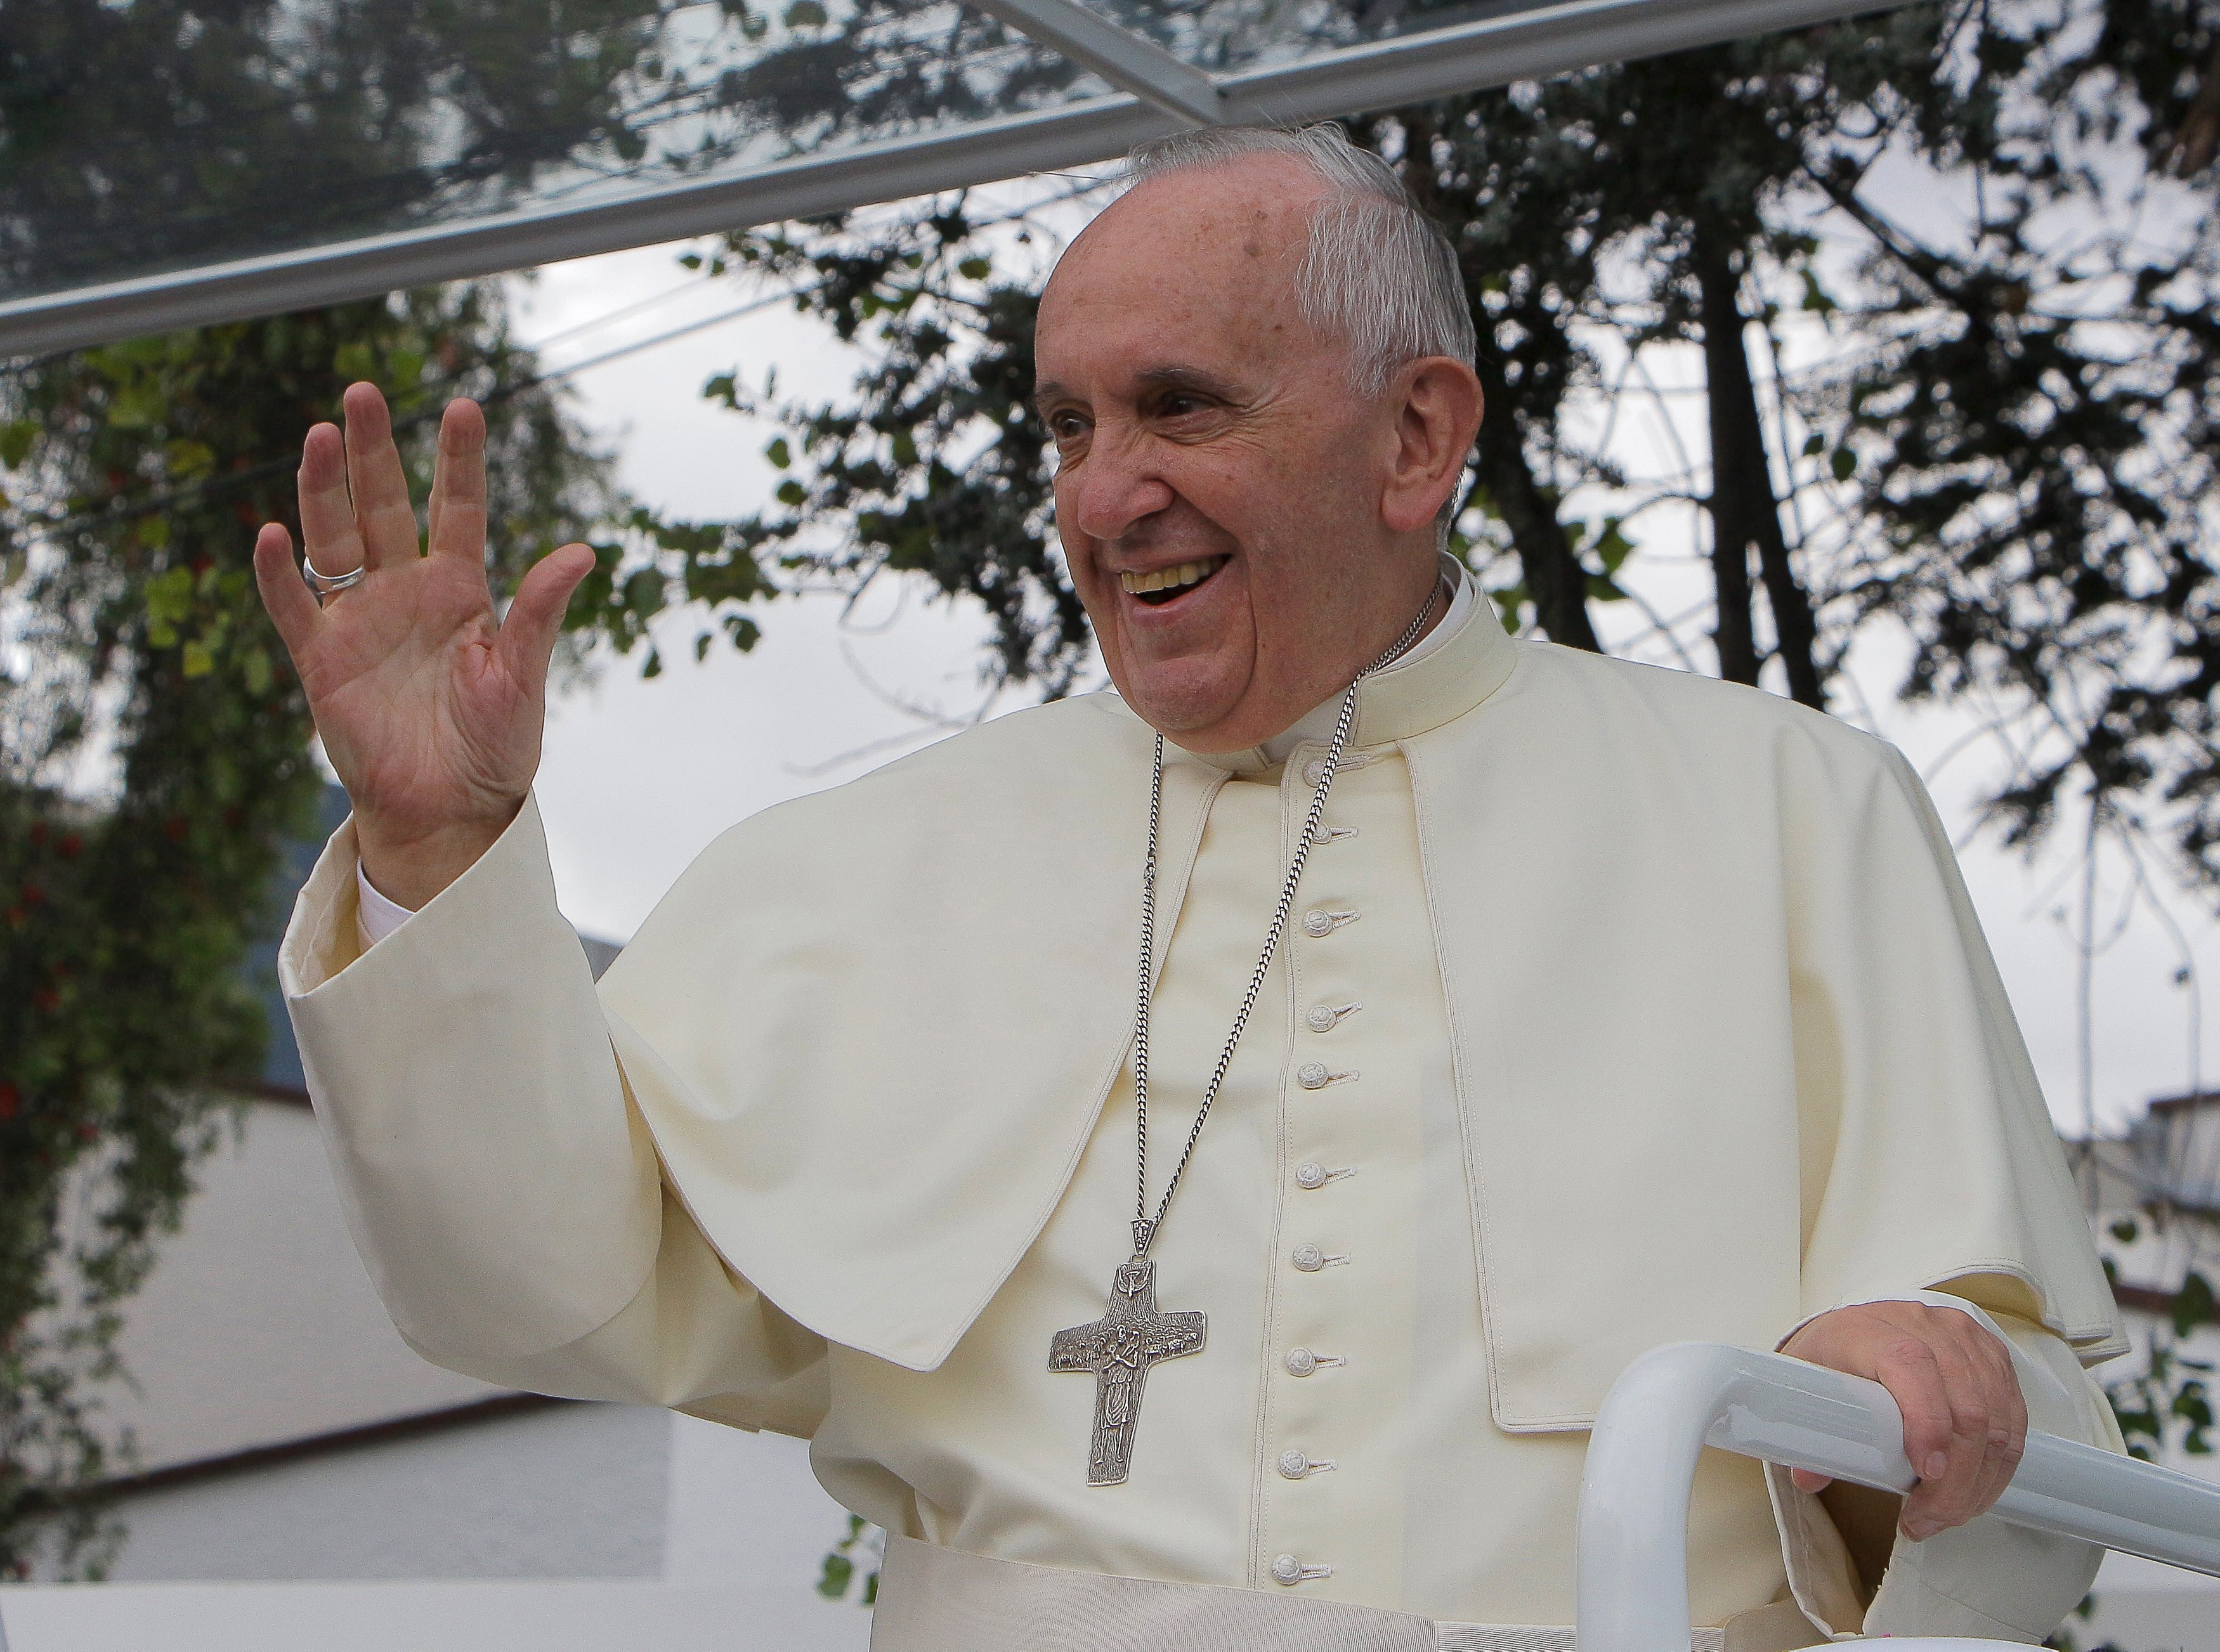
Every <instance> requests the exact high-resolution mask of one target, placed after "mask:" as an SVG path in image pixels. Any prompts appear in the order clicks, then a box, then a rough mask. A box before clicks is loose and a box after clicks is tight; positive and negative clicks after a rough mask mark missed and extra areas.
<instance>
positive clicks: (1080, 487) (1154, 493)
mask: <svg viewBox="0 0 2220 1652" xmlns="http://www.w3.org/2000/svg"><path fill="white" fill-rule="evenodd" d="M1056 491H1057V509H1058V511H1059V512H1060V513H1061V514H1063V515H1065V516H1066V518H1067V519H1068V520H1069V521H1070V522H1071V524H1072V526H1073V527H1076V528H1077V529H1078V530H1079V531H1080V532H1081V533H1083V534H1084V535H1086V536H1087V537H1088V539H1119V538H1122V537H1123V536H1124V535H1125V534H1126V533H1130V532H1132V528H1133V526H1134V525H1135V524H1136V523H1138V522H1139V521H1143V520H1144V519H1145V518H1147V517H1150V516H1153V515H1155V514H1157V512H1158V511H1160V510H1163V508H1165V507H1167V506H1168V505H1169V504H1170V503H1171V502H1172V499H1173V497H1174V496H1173V493H1172V489H1171V484H1170V483H1168V482H1166V481H1165V480H1164V479H1163V477H1162V476H1161V475H1159V474H1158V473H1157V469H1156V466H1155V465H1154V464H1152V463H1151V461H1150V458H1149V457H1148V452H1147V446H1146V444H1144V443H1139V442H1135V441H1132V440H1130V439H1118V438H1117V437H1115V436H1113V435H1112V434H1111V433H1110V432H1108V431H1106V430H1098V431H1097V432H1096V433H1095V439H1094V444H1093V445H1092V446H1090V447H1089V448H1088V453H1087V457H1086V458H1085V459H1084V460H1082V462H1081V463H1080V464H1076V465H1075V466H1073V467H1072V469H1071V470H1070V471H1067V472H1066V473H1065V474H1064V475H1063V476H1062V477H1058V478H1057V490H1056Z"/></svg>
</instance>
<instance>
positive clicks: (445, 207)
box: [0, 0, 1111, 302]
mask: <svg viewBox="0 0 2220 1652" xmlns="http://www.w3.org/2000/svg"><path fill="white" fill-rule="evenodd" d="M9 24H10V25H11V26H9V27H6V28H0V62H5V63H6V66H7V72H6V74H5V76H4V84H0V302H5V301H9V300H19V299H22V298H25V297H28V296H34V295H38V294H42V293H51V292H57V291H60V290H67V289H73V288H83V287H87V286H92V285H97V284H108V283H114V282H118V281H124V280H128V279H131V278H133V277H145V276H150V275H157V274H160V273H162V272H165V271H177V270H183V269H190V268H196V267H201V266H206V265H221V264H227V263H230V262H233V261H235V260H239V259H253V258H259V257H264V256H266V255H270V254H274V253H285V252H294V251H296V250H299V249H305V248H313V247H321V246H331V245H333V244H334V243H342V242H351V241H356V240H362V239H364V238H366V237H372V236H379V235H390V234H396V233H402V234H406V233H409V232H418V231H423V230H426V229H428V228H435V227H438V226H441V225H447V224H454V223H458V222H463V221H471V220H478V219H485V218H489V217H492V216H495V215H510V214H514V213H517V212H520V211H527V212H529V211H563V210H565V209H585V208H590V207H591V206H593V205H595V204H596V203H600V202H603V201H608V200H614V199H617V198H620V197H626V196H637V195H641V194H646V193H652V192H655V191H658V190H664V189H667V188H670V187H671V186H674V185H677V184H686V183H697V182H701V181H703V180H711V179H715V178H720V177H726V176H732V175H742V174H747V173H751V172H754V171H760V170H762V169H764V168H765V167H767V166H770V165H776V164H777V163H780V162H785V161H791V160H794V159H798V158H808V157H820V156H826V155H832V154H836V153H840V152H843V151H845V150H849V149H853V148H856V147H858V146H864V145H867V144H871V143H874V142H878V141H882V140H889V139H902V138H915V137H919V136H922V135H930V134H935V133H939V132H943V131H954V130H959V129H962V128H965V127H968V126H971V125H973V124H976V122H981V121H982V120H985V119H987V118H988V117H990V116H997V115H1022V114H1025V113H1027V112H1038V111H1045V110H1050V109H1056V108H1058V107H1061V106H1063V105H1065V104H1068V103H1073V102H1076V101H1079V100H1083V99H1087V98H1091V97H1101V96H1102V95H1103V94H1105V93H1107V92H1108V91H1109V90H1111V89H1110V88H1109V87H1107V85H1105V84H1103V83H1102V82H1101V81H1100V80H1098V79H1096V78H1094V76H1092V75H1090V74H1088V73H1087V72H1085V71H1083V70H1082V69H1079V68H1077V67H1076V66H1074V65H1071V64H1069V63H1067V62H1065V61H1064V60H1063V59H1060V58H1058V57H1057V56H1056V55H1055V54H1054V53H1051V52H1049V51H1047V50H1045V48H1043V47H1038V46H1036V45H1034V44H1032V42H1030V41H1026V39H1025V38H1024V37H1023V36H1022V35H1020V34H1016V33H1014V32H1013V31H1011V30H1008V29H1007V28H1004V26H1003V25H1001V23H999V22H995V21H994V20H993V19H992V18H990V17H988V16H985V15H983V14H982V13H980V12H977V11H975V10H971V9H966V8H963V7H960V6H958V5H957V4H955V3H952V0H942V3H925V4H918V3H897V0H775V3H774V4H772V5H770V6H765V5H764V4H761V3H752V0H695V3H671V0H664V3H657V0H500V3H494V4H477V5H463V6H427V5H424V4H422V3H421V0H260V3H254V0H248V3H244V4H240V3H234V4H229V5H225V6H221V7H217V8H210V9H205V10H195V9H190V8H189V7H188V6H186V5H184V4H180V3H178V0H122V3H113V0H111V3H109V4H103V5H90V4H86V5H65V6H59V7H45V8H40V9H37V12H36V15H35V16H28V17H26V16H22V15H21V14H20V13H19V14H18V16H17V17H16V18H13V19H10V20H9ZM9 36H12V37H13V38H12V39H9V38H6V37H9ZM9 59H12V61H9Z"/></svg>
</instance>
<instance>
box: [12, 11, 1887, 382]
mask: <svg viewBox="0 0 2220 1652" xmlns="http://www.w3.org/2000/svg"><path fill="white" fill-rule="evenodd" d="M981 3H983V4H984V5H985V6H986V9H989V10H991V11H992V12H993V13H994V14H995V16H1001V17H1004V19H1005V21H1007V22H1011V23H1012V26H1013V27H1020V28H1022V27H1024V24H1023V23H1022V22H1020V14H1024V15H1026V16H1032V17H1033V19H1034V22H1035V26H1036V27H1038V28H1041V29H1042V30H1044V31H1046V30H1047V29H1048V28H1049V27H1050V21H1051V16H1052V15H1053V16H1054V17H1055V18H1057V19H1058V20H1060V21H1061V22H1062V23H1063V25H1065V26H1066V29H1067V35H1068V40H1069V49H1070V50H1071V51H1072V52H1073V53H1074V54H1075V58H1076V60H1082V61H1087V62H1088V66H1089V67H1093V68H1095V69H1096V70H1097V72H1101V73H1105V74H1106V75H1107V74H1108V73H1109V71H1110V70H1111V69H1114V70H1115V71H1116V76H1113V77H1112V78H1117V77H1125V78H1128V79H1130V80H1132V81H1134V82H1145V83H1146V84H1148V85H1149V87H1150V89H1151V93H1152V94H1153V95H1152V97H1151V98H1149V99H1147V100H1145V101H1144V99H1143V98H1142V97H1140V96H1138V95H1137V94H1136V93H1132V92H1127V93H1125V94H1122V95H1119V96H1113V97H1098V98H1089V99H1087V100H1085V101H1083V102H1081V103H1074V104H1070V105H1068V106H1066V107H1064V108H1062V109H1051V110H1048V111H1045V112H1042V113H1038V114H1031V115H1012V116H1006V117H1003V118H1001V119H997V120H993V121H988V122H977V123H975V124H973V125H971V126H968V127H965V128H963V129H961V130H959V131H955V132H950V133H936V134H929V135H926V136H922V137H917V138H904V139H895V140H889V141H888V142H884V143H877V144H870V145H865V146H859V147H857V148H856V149H853V150H851V151H848V152H845V153H840V154H836V155H830V156H825V157H813V158H810V159H802V160H795V161H788V162H783V163H780V164H776V165H770V166H764V167H759V168H756V169H753V170H751V171H747V172H745V173H743V174H740V175H739V176H735V177H729V178H708V179H702V180H698V181H692V182H688V183H683V184H671V185H670V186H668V187H664V188H656V189H649V190H642V191H640V192H639V194H637V195H633V196H623V197H620V198H617V199H614V200H606V201H600V202H589V203H571V204H566V205H564V206H560V207H548V208H539V209H525V210H522V211H518V212H513V213H504V214H502V215H498V216H495V217H489V218H483V219H477V220H474V221H469V222H465V223H458V224H446V225H439V226H435V227H433V228H425V229H417V230H407V231H402V232H398V233H396V234H388V235H377V236H370V237H365V238H364V239H362V240H352V241H343V242H339V243H336V244H334V245H330V246H316V247H309V248H304V249H302V250H299V251H296V252H278V253H271V254H267V255H265V256H263V257H260V258H253V259H240V260H237V261H235V262H231V263H226V264H218V265H202V266H199V267H197V268H193V269H187V270H181V271H173V272H171V273H167V274H163V275H154V276H144V277H137V278H135V279H132V280H128V281H119V282H114V283H110V284H103V285H101V286H96V287H80V288H75V289H71V290H64V291H60V292H53V293H41V294H38V295H36V296H32V297H28V298H20V299H16V300H15V301H13V302H8V303H0V356H5V355H24V354H30V353H34V352H44V351H52V350H65V349H73V348H77V347H79V346H84V345H90V344H98V343H101V342H103V341H105V340H114V339H122V338H133V337H137V336H140V335H142V334H151V333H160V332H166V331H168V330H170V329H171V328H175V327H197V326H203V325H206V324H208V323H210V322H215V321H240V320H244V319H246V318H248V317H251V316H256V315H274V314H276V313H278V312H279V311H281V310H288V309H306V308H309V307H311V306H314V305H318V304H329V303H337V302H341V301H343V300H346V299H352V298H363V297H368V296H371V295H372V294H376V293H381V292H389V291H391V290H394V289H395V288H397V287H406V286H415V285H419V284H424V283H428V282H435V281H453V280H460V279H463V278H465V277H472V276H483V275H490V274H493V273H496V272H497V271H503V270H515V269H522V268H527V267H528V266H531V265H538V264H547V263H553V262H556V261H558V260H560V259H573V258H583V257H585V256H588V255H589V254H592V253H596V252H616V251H620V250H621V249H623V248H627V247H633V246H650V245H652V244H654V243H656V242H658V241H668V240H683V239H684V238H686V237H688V236H692V235H701V234H714V233H716V232H719V231H724V230H730V229H737V228H745V227H747V226H750V225H754V224H761V223H776V222H780V221H784V220H787V219H792V218H804V217H811V216H815V215H821V214H825V213H830V212H837V211H841V210H845V209H850V208H853V207H858V206H864V205H868V204H871V203H877V202H884V201H896V200H901V199H902V198H903V197H905V196H914V195H925V194H929V193H932V191H934V190H948V189H958V188H963V187H966V186H970V185H974V184H988V183H993V182H996V181H998V180H1001V179H1004V178H1014V177H1019V176H1021V175H1023V174H1025V173H1026V172H1035V171H1054V170H1057V169H1058V168H1062V167H1067V166H1078V165H1088V164H1090V163H1096V162H1101V161H1103V160H1106V159H1110V158H1112V157H1114V156H1116V155H1118V154H1120V153H1123V152H1124V151H1125V150H1126V149H1128V148H1130V147H1131V146H1133V145H1134V144H1136V143H1138V142H1140V141H1141V140H1144V139H1146V138H1153V137H1159V136H1162V135H1163V134H1166V133H1169V132H1173V131H1177V130H1179V129H1181V128H1184V127H1188V126H1191V125H1194V124H1196V123H1197V122H1198V120H1199V118H1200V117H1199V116H1198V115H1196V114H1195V113H1194V111H1193V110H1191V109H1186V106H1185V104H1184V103H1179V102H1178V101H1177V100H1178V99H1182V98H1188V97H1189V96H1190V93H1191V91H1192V87H1191V86H1189V85H1188V84H1185V83H1183V82H1182V83H1177V84H1175V82H1174V81H1173V80H1172V79H1171V78H1169V77H1168V76H1163V77H1159V78H1151V75H1152V74H1154V73H1155V72H1156V69H1157V65H1155V64H1154V59H1151V58H1149V57H1148V56H1147V55H1146V54H1147V53H1156V52H1157V48H1156V47H1154V46H1152V45H1151V44H1150V43H1149V42H1147V41H1142V40H1140V39H1138V37H1137V36H1134V35H1131V34H1126V33H1125V32H1124V31H1123V30H1119V29H1116V28H1113V27H1112V26H1110V25H1108V24H1102V25H1101V29H1102V30H1104V31H1107V34H1109V35H1114V36H1116V37H1117V38H1116V40H1115V41H1112V40H1107V39H1106V38H1105V37H1104V35H1103V34H1101V33H1099V32H1097V33H1092V34H1088V36H1087V39H1086V41H1084V42H1083V43H1082V40H1081V35H1080V33H1079V31H1078V30H1077V29H1076V28H1072V27H1071V17H1070V15H1069V10H1070V9H1069V8H1068V7H1067V6H1065V5H1064V4H1063V0H981ZM1898 3H1900V0H1879V3H1876V0H1562V3H1559V4H1555V5H1548V6H1544V7H1542V8H1539V9H1531V10H1525V11H1520V12H1516V13H1512V14H1510V15H1508V16H1498V17H1492V18H1485V19H1482V20H1480V21H1478V22H1470V23H1466V24H1463V25H1461V26H1459V27H1456V28H1442V29H1436V30H1432V31H1431V32H1428V33H1425V34H1413V35H1410V36H1406V37H1402V38H1398V39H1394V40H1388V41H1378V42H1375V43H1374V44H1372V45H1369V46H1362V47H1350V48H1347V49H1344V50H1341V51H1336V52H1329V53H1321V54H1320V55H1319V56H1318V57H1316V58H1313V59H1307V60H1306V61H1304V62H1302V63H1299V64H1294V65H1288V66H1283V67H1277V68H1269V69H1263V70H1257V71H1253V72H1248V73H1244V74H1238V75H1229V76H1225V77H1223V78H1218V79H1214V80H1211V79H1207V78H1203V77H1200V75H1199V74H1197V78H1198V79H1203V80H1204V84H1207V85H1210V86H1212V87H1213V88H1214V90H1215V92H1216V95H1217V96H1218V97H1219V99H1220V100H1221V103H1222V104H1223V105H1224V107H1225V109H1226V110H1227V112H1228V114H1229V115H1231V117H1232V118H1236V119H1242V120H1257V119H1269V120H1273V121H1279V122H1298V121H1313V120H1324V119H1327V118H1330V117H1331V116H1335V115H1350V114H1356V113H1361V112H1363V111H1365V110H1369V109H1388V108H1393V107H1394V106H1395V105H1397V104H1400V103H1413V102H1419V101H1422V100H1425V99H1427V98H1432V97H1444V96H1447V95H1449V94H1451V93H1454V92H1458V91H1467V90H1480V89H1481V88H1484V87H1487V86H1496V85H1501V84H1505V83H1506V82H1508V81H1512V80H1520V79H1526V78H1537V77H1541V76H1545V75H1550V74H1558V73H1562V72H1566V71H1568V70H1573V69H1580V68H1585V67H1587V66H1589V65H1593V64H1598V63H1612V62H1618V61H1622V60H1624V59H1630V58H1638V57H1645V56H1650V55H1654V54H1656V53H1663V52H1672V51H1679V50H1683V49H1686V48H1688V47H1698V46H1706V45H1711V44H1713V43H1716V42H1717V41H1723V40H1730V39H1734V38H1736V37H1737V36H1741V35H1745V34H1764V33H1767V32H1769V31H1772V30H1774V29H1781V28H1795V27H1798V26H1800V25H1803V24H1808V23H1816V22H1826V21H1828V20H1830V19H1832V18H1836V17H1843V16H1850V15H1852V14H1854V13H1859V12H1871V11H1874V10H1883V9H1889V8H1890V7H1892V6H1893V5H1895V4H1898ZM1042 38H1043V39H1044V40H1046V38H1047V36H1046V34H1045V33H1044V34H1043V36H1042ZM1120 41H1122V42H1124V44H1123V45H1120V44H1119V42H1120ZM1082 44H1083V45H1084V49H1085V50H1087V51H1088V52H1090V53H1094V54H1095V58H1096V59H1100V61H1096V60H1094V59H1077V53H1079V52H1080V51H1081V50H1082ZM1059 49H1062V48H1059ZM1158 55H1162V54H1160V53H1159V54H1158ZM1113 59H1114V60H1113ZM1165 61H1166V62H1171V63H1176V62H1177V60H1176V59H1170V58H1169V57H1167V58H1165ZM1105 65H1107V67H1106V66H1105ZM1179 66H1180V67H1181V68H1182V69H1183V70H1184V69H1186V65H1179ZM1186 72H1187V73H1188V74H1196V72H1194V71H1193V70H1186ZM1168 103H1169V105H1170V107H1173V108H1177V109H1182V110H1183V111H1184V112H1182V113H1180V114H1177V115H1175V114H1172V113H1168V112H1167V104H1168Z"/></svg>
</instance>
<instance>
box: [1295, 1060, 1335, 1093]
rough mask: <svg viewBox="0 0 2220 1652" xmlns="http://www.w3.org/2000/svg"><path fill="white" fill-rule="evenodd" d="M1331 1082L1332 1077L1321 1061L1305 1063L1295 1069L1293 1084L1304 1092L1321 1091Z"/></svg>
mask: <svg viewBox="0 0 2220 1652" xmlns="http://www.w3.org/2000/svg"><path fill="white" fill-rule="evenodd" d="M1332 1081H1333V1075H1332V1074H1331V1073H1330V1072H1328V1071H1327V1070H1326V1065H1325V1063H1324V1062H1322V1061H1306V1062H1305V1063H1303V1064H1302V1065H1301V1066H1300V1067H1298V1068H1296V1069H1295V1082H1296V1083H1298V1084H1300V1085H1301V1086H1302V1087H1303V1088H1305V1089H1306V1090H1322V1089H1324V1088H1325V1087H1326V1086H1327V1085H1328V1084H1330V1083H1331V1082H1332Z"/></svg>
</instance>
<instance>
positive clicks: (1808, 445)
mask: <svg viewBox="0 0 2220 1652" xmlns="http://www.w3.org/2000/svg"><path fill="white" fill-rule="evenodd" d="M1826 451H1827V439H1826V438H1825V437H1824V436H1822V435H1821V434H1820V433H1818V431H1816V430H1815V431H1813V432H1812V433H1811V434H1810V435H1808V436H1806V437H1805V439H1804V457H1805V458H1818V456H1819V455H1820V454H1822V453H1824V452H1826Z"/></svg>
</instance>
